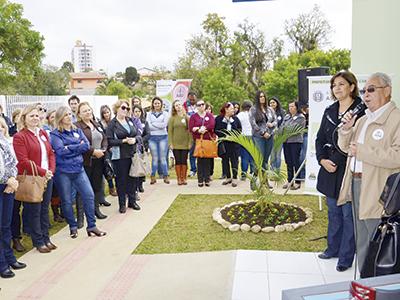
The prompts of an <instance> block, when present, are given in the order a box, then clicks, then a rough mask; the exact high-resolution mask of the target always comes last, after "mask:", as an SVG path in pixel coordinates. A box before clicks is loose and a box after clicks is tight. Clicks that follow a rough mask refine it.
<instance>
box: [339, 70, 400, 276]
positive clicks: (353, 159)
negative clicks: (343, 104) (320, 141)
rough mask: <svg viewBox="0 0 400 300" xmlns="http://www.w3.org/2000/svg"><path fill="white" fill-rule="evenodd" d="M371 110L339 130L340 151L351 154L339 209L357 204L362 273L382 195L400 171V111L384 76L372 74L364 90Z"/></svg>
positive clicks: (353, 117) (348, 118)
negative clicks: (351, 202)
mask: <svg viewBox="0 0 400 300" xmlns="http://www.w3.org/2000/svg"><path fill="white" fill-rule="evenodd" d="M360 93H361V95H363V99H364V102H365V105H366V106H367V108H368V109H367V110H366V111H365V116H363V117H361V118H360V119H359V120H358V121H357V123H356V124H355V126H354V127H353V125H354V123H355V120H356V115H353V114H352V112H351V111H350V112H348V113H347V114H346V115H345V116H344V117H343V123H344V125H343V126H342V127H341V129H340V130H339V140H338V144H339V147H340V148H341V149H342V150H343V151H344V152H347V153H348V158H347V166H346V171H345V175H344V178H343V183H342V187H341V191H340V194H339V199H338V205H342V204H344V203H345V201H346V199H352V201H354V206H353V207H354V218H355V222H356V230H357V231H356V247H357V258H358V264H359V269H360V270H361V268H362V266H363V263H364V261H365V258H366V255H367V251H368V245H369V240H370V238H371V236H372V234H373V233H374V230H375V228H376V226H377V225H378V223H379V221H380V218H381V216H382V212H383V206H382V204H381V203H380V202H379V198H380V195H381V193H382V191H383V188H384V186H385V183H386V180H387V178H388V177H389V175H391V174H393V173H396V172H399V171H400V110H399V109H398V108H397V107H396V105H395V103H394V102H393V101H391V94H392V82H391V79H390V77H389V76H388V75H387V74H384V73H374V74H372V75H371V76H370V77H369V78H368V80H367V82H366V84H365V87H364V89H362V90H360Z"/></svg>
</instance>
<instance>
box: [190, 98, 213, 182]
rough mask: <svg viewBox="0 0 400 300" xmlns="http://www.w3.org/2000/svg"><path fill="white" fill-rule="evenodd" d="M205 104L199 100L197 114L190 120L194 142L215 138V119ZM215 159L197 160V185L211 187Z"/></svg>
mask: <svg viewBox="0 0 400 300" xmlns="http://www.w3.org/2000/svg"><path fill="white" fill-rule="evenodd" d="M205 105H206V104H205V102H204V101H203V100H201V99H198V100H197V103H196V107H197V112H196V113H195V114H193V115H192V116H191V117H190V119H189V130H190V132H191V133H192V136H193V140H194V141H196V140H198V139H200V138H203V139H204V140H211V139H213V138H214V127H215V119H214V116H213V115H212V114H210V113H209V112H206V106H205ZM212 160H213V158H202V157H198V158H197V181H198V183H197V185H198V186H199V187H203V186H204V184H205V185H206V186H210V175H211V161H212Z"/></svg>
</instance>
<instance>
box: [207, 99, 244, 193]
mask: <svg viewBox="0 0 400 300" xmlns="http://www.w3.org/2000/svg"><path fill="white" fill-rule="evenodd" d="M214 130H215V133H216V134H217V136H219V137H224V136H225V132H230V131H237V132H241V131H242V125H241V124H240V121H239V119H238V118H237V117H236V116H235V107H234V106H233V104H232V103H230V102H227V103H225V104H224V105H223V106H222V108H221V110H220V114H219V116H217V117H216V118H215V128H214ZM221 143H222V147H223V148H225V153H223V154H221V155H220V156H221V158H222V168H223V172H224V174H226V179H225V180H224V181H223V182H222V185H227V184H230V183H231V184H232V186H233V187H236V186H237V173H238V167H239V150H240V145H239V144H237V143H233V142H226V141H224V142H221ZM231 171H232V174H231Z"/></svg>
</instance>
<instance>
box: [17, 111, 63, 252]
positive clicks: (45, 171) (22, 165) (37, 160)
mask: <svg viewBox="0 0 400 300" xmlns="http://www.w3.org/2000/svg"><path fill="white" fill-rule="evenodd" d="M40 121H41V120H40V111H39V109H38V108H37V105H36V104H35V105H28V106H26V107H25V108H24V109H23V110H22V112H21V117H20V120H19V124H20V125H19V128H21V130H20V131H19V132H18V133H17V134H15V135H14V138H13V145H14V150H15V154H16V156H17V160H18V165H17V167H18V174H19V175H22V174H24V173H25V172H26V174H27V175H33V172H34V170H33V169H32V168H33V167H34V168H36V169H37V172H38V175H39V176H40V177H45V178H46V179H47V185H46V189H45V190H44V193H43V201H42V202H40V203H29V202H25V203H24V209H26V210H27V215H28V224H29V233H30V236H31V239H32V244H33V246H34V247H36V249H37V250H38V251H39V252H40V253H48V252H50V251H51V250H55V249H57V247H56V246H55V245H54V244H53V243H52V242H51V241H50V236H49V227H50V221H49V204H50V199H51V195H52V192H53V179H52V178H53V173H54V171H55V168H56V164H55V157H54V152H53V149H52V147H51V144H50V140H49V136H48V135H47V133H46V131H45V130H43V129H41V128H40V125H41V124H40ZM17 200H20V199H17Z"/></svg>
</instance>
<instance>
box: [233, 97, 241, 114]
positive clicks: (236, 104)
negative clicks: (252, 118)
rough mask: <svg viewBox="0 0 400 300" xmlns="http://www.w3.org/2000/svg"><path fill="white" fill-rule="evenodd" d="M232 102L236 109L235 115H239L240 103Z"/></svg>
mask: <svg viewBox="0 0 400 300" xmlns="http://www.w3.org/2000/svg"><path fill="white" fill-rule="evenodd" d="M231 103H232V105H233V107H234V109H235V113H234V115H235V116H237V114H238V113H240V103H239V102H236V101H231Z"/></svg>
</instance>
